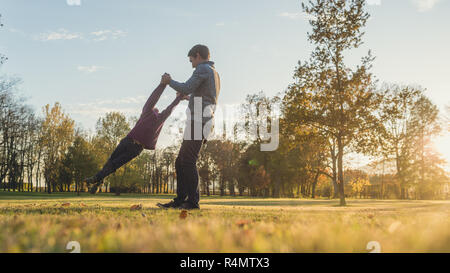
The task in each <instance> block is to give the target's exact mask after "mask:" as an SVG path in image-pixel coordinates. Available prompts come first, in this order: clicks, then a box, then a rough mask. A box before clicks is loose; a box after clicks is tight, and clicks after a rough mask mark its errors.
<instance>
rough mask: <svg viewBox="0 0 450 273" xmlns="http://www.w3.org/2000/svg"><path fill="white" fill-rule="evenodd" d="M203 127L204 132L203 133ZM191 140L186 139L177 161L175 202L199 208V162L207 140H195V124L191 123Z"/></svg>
mask: <svg viewBox="0 0 450 273" xmlns="http://www.w3.org/2000/svg"><path fill="white" fill-rule="evenodd" d="M203 126H204V124H203V125H202V126H201V127H202V132H203ZM191 136H192V137H191V139H184V140H183V142H182V144H181V148H180V151H179V153H178V157H177V159H176V161H175V169H176V173H177V197H176V198H175V199H174V201H175V202H176V203H178V204H181V203H182V202H188V203H190V204H191V205H193V206H194V207H198V206H199V205H198V202H199V201H200V194H199V185H198V170H197V160H198V156H199V153H200V149H201V148H202V145H203V143H205V142H206V139H204V138H203V134H202V140H195V139H194V137H193V136H194V124H193V122H192V123H191Z"/></svg>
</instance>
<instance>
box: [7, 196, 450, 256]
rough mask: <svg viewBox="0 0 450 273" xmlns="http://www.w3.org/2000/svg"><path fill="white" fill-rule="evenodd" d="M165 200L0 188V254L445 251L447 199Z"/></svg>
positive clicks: (448, 243)
mask: <svg viewBox="0 0 450 273" xmlns="http://www.w3.org/2000/svg"><path fill="white" fill-rule="evenodd" d="M170 198H171V196H161V195H159V196H148V195H123V196H119V197H116V196H113V195H109V194H100V195H96V196H91V195H87V194H86V195H82V196H80V197H77V196H75V195H74V194H68V193H54V194H51V195H48V194H44V193H42V194H40V193H5V192H0V252H70V251H69V250H66V245H67V243H68V242H69V241H77V242H79V243H80V246H81V252H369V250H367V249H366V247H367V244H368V243H369V242H370V241H377V242H379V245H380V246H381V252H450V201H391V200H389V201H388V200H348V206H347V207H339V206H337V204H338V201H337V200H310V199H254V198H240V197H237V198H230V197H226V198H220V197H209V198H206V197H203V198H202V201H201V203H200V205H201V207H202V209H201V210H199V211H190V212H188V214H187V215H186V217H182V215H181V216H180V211H179V210H173V209H171V210H161V209H158V208H156V207H155V204H156V203H157V202H161V201H168V200H169V199H170ZM136 204H142V209H138V210H131V209H130V207H131V206H132V205H136Z"/></svg>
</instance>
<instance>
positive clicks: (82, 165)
mask: <svg viewBox="0 0 450 273" xmlns="http://www.w3.org/2000/svg"><path fill="white" fill-rule="evenodd" d="M62 165H63V166H64V168H63V172H62V174H63V176H65V177H66V178H67V179H66V181H67V184H68V188H69V189H70V185H71V184H72V183H73V182H75V191H76V192H77V194H78V195H79V192H80V190H81V186H82V185H81V184H80V182H81V181H83V179H84V178H86V177H88V176H89V175H91V174H92V173H93V172H95V171H96V169H97V165H98V162H97V161H96V159H95V154H94V151H93V149H92V147H91V143H89V142H88V141H87V140H86V139H85V138H84V137H83V135H81V133H79V132H77V134H76V136H75V140H74V141H73V143H72V145H71V146H70V147H69V149H68V151H67V154H66V155H65V158H64V160H63V164H62ZM66 172H67V173H66Z"/></svg>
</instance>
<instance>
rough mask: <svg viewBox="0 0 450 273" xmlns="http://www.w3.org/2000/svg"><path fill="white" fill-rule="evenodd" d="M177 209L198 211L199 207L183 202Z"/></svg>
mask: <svg viewBox="0 0 450 273" xmlns="http://www.w3.org/2000/svg"><path fill="white" fill-rule="evenodd" d="M179 208H180V209H185V210H193V209H200V206H199V205H198V204H197V205H194V204H192V203H189V202H183V203H182V204H181V206H180V207H179Z"/></svg>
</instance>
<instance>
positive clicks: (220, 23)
mask: <svg viewBox="0 0 450 273" xmlns="http://www.w3.org/2000/svg"><path fill="white" fill-rule="evenodd" d="M216 26H217V27H223V26H225V23H224V22H219V23H216Z"/></svg>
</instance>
